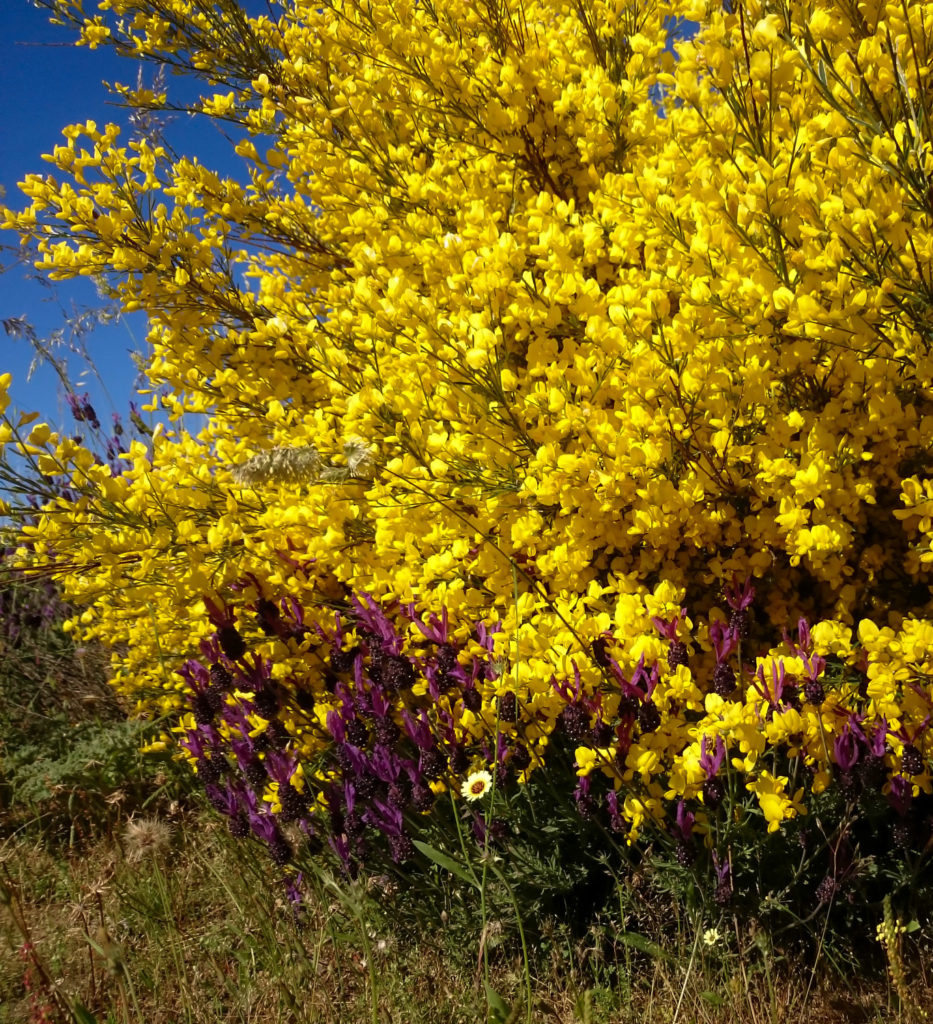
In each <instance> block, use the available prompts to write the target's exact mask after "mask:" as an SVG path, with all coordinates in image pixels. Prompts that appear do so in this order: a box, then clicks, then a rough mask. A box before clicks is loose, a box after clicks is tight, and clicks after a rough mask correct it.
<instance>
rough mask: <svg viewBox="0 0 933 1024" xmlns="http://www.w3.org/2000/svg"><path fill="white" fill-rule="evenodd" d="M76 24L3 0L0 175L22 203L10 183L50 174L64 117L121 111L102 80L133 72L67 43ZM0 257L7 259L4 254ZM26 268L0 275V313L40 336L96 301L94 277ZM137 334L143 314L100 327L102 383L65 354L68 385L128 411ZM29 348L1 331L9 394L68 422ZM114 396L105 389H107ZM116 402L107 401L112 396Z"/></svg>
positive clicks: (95, 343) (108, 116) (97, 352)
mask: <svg viewBox="0 0 933 1024" xmlns="http://www.w3.org/2000/svg"><path fill="white" fill-rule="evenodd" d="M71 39H72V33H71V32H70V31H68V30H67V29H64V28H62V27H58V26H53V25H50V24H49V23H48V20H47V14H46V12H44V11H41V10H38V9H37V8H35V7H33V6H32V5H31V4H30V3H29V2H28V0H3V2H2V3H0V95H2V96H3V98H4V128H3V132H2V133H0V184H2V186H3V188H4V190H5V192H6V202H7V203H8V204H9V205H10V206H13V207H18V206H21V205H24V204H25V197H23V196H22V194H21V193H20V192H19V190H18V189H17V187H16V183H17V182H18V181H21V180H22V179H23V177H24V176H25V175H26V174H28V173H31V172H36V173H40V174H41V173H48V172H49V170H50V166H49V165H48V164H47V163H45V161H43V160H41V159H40V156H41V154H42V153H48V152H50V151H51V150H52V149H53V148H54V146H55V145H57V144H58V143H59V142H60V141H61V130H62V128H64V127H65V126H66V125H68V124H73V123H74V122H77V121H86V120H88V119H89V118H91V119H94V120H97V121H98V122H101V123H103V122H106V121H112V120H119V119H120V118H119V116H117V115H119V114H120V113H122V112H119V111H117V110H116V109H115V108H113V107H112V106H110V105H109V104H108V94H107V91H106V89H105V88H104V86H103V84H102V82H103V80H104V79H109V80H114V79H121V80H124V81H132V80H133V79H134V78H135V73H136V72H135V67H134V65H133V64H132V62H130V61H127V60H121V59H119V58H117V57H115V56H114V55H113V54H111V53H110V52H109V51H108V50H105V49H98V50H96V51H91V50H88V49H87V48H84V47H75V46H73V45H71ZM0 241H2V242H3V243H4V245H15V244H16V236H15V235H14V234H13V233H12V232H9V233H7V232H4V233H3V235H2V237H0ZM4 256H5V257H7V258H6V259H5V260H4V262H8V258H9V253H5V254H4ZM26 273H27V268H23V267H14V268H13V269H11V270H9V271H8V272H7V273H5V274H0V319H7V318H9V317H21V316H25V317H26V318H27V319H28V320H29V321H30V322H31V323H32V324H33V325H34V326H35V327H36V329H37V331H38V333H39V335H40V336H43V337H49V336H50V335H52V332H53V331H55V330H56V329H58V328H61V327H62V325H63V322H64V319H65V316H66V315H73V314H74V313H75V312H77V311H79V310H80V309H81V308H82V307H85V306H94V305H97V304H98V303H99V299H98V298H97V294H96V289H95V288H94V285H93V284H92V283H91V282H89V281H87V280H81V281H77V282H75V283H73V284H63V285H59V286H57V287H56V288H55V289H54V291H53V290H52V289H50V288H48V287H47V286H43V285H42V284H41V283H39V282H37V281H30V280H27V279H26ZM133 335H135V336H136V338H137V340H138V341H142V340H143V337H144V335H145V320H144V319H143V318H142V317H134V318H131V320H130V321H129V322H127V323H117V324H114V325H110V326H107V327H102V328H98V329H96V330H95V331H94V332H93V333H92V334H91V335H90V336H89V337H88V338H87V339H86V341H87V345H88V348H89V350H90V351H91V353H92V355H93V358H94V361H95V363H96V365H97V366H98V368H99V370H100V375H101V377H102V378H103V384H101V382H100V381H97V380H94V379H93V378H91V377H82V376H81V375H80V373H79V371H80V370H81V366H80V363H79V361H78V360H76V359H74V358H72V359H71V360H69V363H68V370H69V376H70V377H71V378H72V381H73V383H74V386H75V387H76V388H78V389H81V390H87V391H88V392H89V394H90V395H91V398H92V401H93V402H94V403H95V404H96V405H99V406H100V409H99V410H98V414H99V415H100V416H101V417H102V418H103V417H104V416H105V415H106V417H107V419H108V420H109V418H110V413H111V412H112V411H115V410H119V411H121V412H122V411H124V410H125V409H126V407H127V405H128V402H129V400H130V398H131V397H132V396H131V391H132V387H133V382H134V379H135V376H136V371H135V368H134V366H133V363H132V361H131V359H130V356H129V349H130V348H131V347H133V345H134V341H133ZM32 360H33V350H32V348H31V346H30V345H29V343H28V342H27V341H26V340H25V339H16V338H11V337H9V336H8V335H6V333H5V332H2V331H0V372H10V373H12V374H13V377H14V385H13V392H12V395H13V401H14V403H15V404H16V405H17V406H18V407H19V408H21V409H35V410H37V411H39V412H41V414H42V416H43V418H45V419H49V420H51V421H54V422H56V423H61V424H62V425H66V424H68V425H70V424H69V420H70V417H69V416H68V415H67V407H66V406H65V405H64V401H63V398H62V397H61V394H60V392H61V389H60V387H59V386H58V380H57V378H56V376H55V374H54V373H52V372H51V371H50V370H48V369H47V368H45V369H41V368H40V369H39V370H37V371H36V373H35V375H34V376H33V379H32V381H31V382H28V383H27V380H26V377H27V373H28V370H29V366H30V363H31V362H32ZM107 393H109V396H110V398H108V394H107ZM111 402H112V404H111Z"/></svg>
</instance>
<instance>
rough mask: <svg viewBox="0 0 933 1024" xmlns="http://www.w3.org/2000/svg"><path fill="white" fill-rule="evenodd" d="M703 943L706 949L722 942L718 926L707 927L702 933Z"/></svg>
mask: <svg viewBox="0 0 933 1024" xmlns="http://www.w3.org/2000/svg"><path fill="white" fill-rule="evenodd" d="M702 939H703V945H704V946H706V948H707V949H711V948H712V947H713V946H716V945H718V944H719V943H720V942H722V932H720V930H719V929H718V928H707V929H706V931H705V932H703V935H702Z"/></svg>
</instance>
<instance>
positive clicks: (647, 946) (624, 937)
mask: <svg viewBox="0 0 933 1024" xmlns="http://www.w3.org/2000/svg"><path fill="white" fill-rule="evenodd" d="M619 940H620V941H621V942H623V943H625V945H626V946H631V947H632V949H637V950H638V951H639V952H641V953H647V954H648V955H649V956H653V957H656V958H658V959H660V960H668V961H669V960H673V959H674V958H673V957H672V956H671V955H670V953H667V952H665V951H664V950H663V949H661V947H660V946H659V945H658V944H657V943H656V942H652V941H651V939H646V938H645V936H644V935H640V934H639V933H638V932H622V934H621V935H620V936H619Z"/></svg>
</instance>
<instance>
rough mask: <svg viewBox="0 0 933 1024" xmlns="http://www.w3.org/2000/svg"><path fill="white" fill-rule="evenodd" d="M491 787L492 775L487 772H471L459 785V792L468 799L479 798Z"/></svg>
mask: <svg viewBox="0 0 933 1024" xmlns="http://www.w3.org/2000/svg"><path fill="white" fill-rule="evenodd" d="M490 789H492V776H491V775H490V774H489V772H473V774H472V775H470V776H468V777H467V780H466V782H464V783H463V785H462V786H461V787H460V793H461V794H462V795H463V796H464V797H465V798H466V799H467V800H470V801H473V800H479V798H480V797H482V796H485V795H486V794H487V793H488V792H489V790H490Z"/></svg>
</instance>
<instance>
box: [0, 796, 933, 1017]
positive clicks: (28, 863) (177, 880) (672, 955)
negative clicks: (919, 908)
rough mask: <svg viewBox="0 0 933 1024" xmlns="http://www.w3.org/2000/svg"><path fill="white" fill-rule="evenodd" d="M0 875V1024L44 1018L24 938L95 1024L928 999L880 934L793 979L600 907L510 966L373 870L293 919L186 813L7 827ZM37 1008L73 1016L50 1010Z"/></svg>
mask: <svg viewBox="0 0 933 1024" xmlns="http://www.w3.org/2000/svg"><path fill="white" fill-rule="evenodd" d="M0 878H2V879H3V882H4V891H5V893H6V900H5V905H4V907H3V908H2V913H0V941H2V945H3V948H4V949H5V950H7V951H9V953H10V954H11V955H10V956H8V957H5V959H4V960H3V961H2V966H0V991H3V992H5V993H8V995H7V997H6V998H5V1000H4V1001H3V1003H2V1006H0V1022H2V1024H22V1022H25V1021H29V1022H32V1021H36V1020H42V1019H43V1018H42V1017H41V1016H39V1015H38V1013H37V1005H38V1001H37V1000H36V999H35V998H31V996H30V992H28V991H27V990H26V988H25V986H24V975H25V973H26V970H25V968H26V963H25V961H24V959H23V958H22V956H21V955H17V951H18V950H21V949H22V946H23V944H24V942H25V941H27V939H28V940H29V941H31V943H32V944H33V948H34V951H35V959H34V962H33V969H32V971H31V973H32V976H33V992H34V993H35V992H36V991H37V990H38V991H39V992H40V993H41V994H42V995H43V996H44V997H47V998H48V997H52V996H54V997H55V999H56V1000H57V1002H58V1004H59V1005H60V1006H62V1007H64V1006H69V1007H72V1008H74V1007H77V1006H81V1007H84V1008H86V1010H87V1011H88V1013H89V1014H91V1015H92V1017H86V1018H84V1020H90V1019H94V1020H96V1021H97V1022H100V1024H102V1022H107V1024H111V1022H112V1024H128V1022H145V1024H182V1022H183V1024H219V1022H227V1021H230V1022H233V1021H236V1022H243V1024H247V1022H263V1024H279V1022H281V1024H286V1022H287V1024H299V1022H308V1024H313V1022H319V1021H328V1020H334V1019H337V1018H339V1019H340V1020H341V1021H346V1022H348V1024H356V1022H359V1024H364V1022H365V1024H389V1022H393V1024H395V1022H397V1024H458V1022H463V1024H468V1022H470V1024H472V1022H476V1021H487V1020H488V1021H498V1022H502V1021H505V1020H509V1021H518V1020H522V1019H525V1018H526V1016H527V1017H528V1018H530V1019H532V1020H535V1021H554V1022H567V1024H570V1022H574V1021H583V1022H589V1024H597V1022H600V1024H623V1022H636V1021H637V1022H644V1024H655V1022H658V1024H660V1022H662V1021H664V1022H690V1021H694V1022H723V1024H726V1022H729V1024H731V1022H740V1021H741V1022H743V1024H764V1022H768V1024H772V1022H777V1021H781V1022H794V1021H799V1022H804V1021H825V1022H827V1024H833V1022H839V1024H842V1022H858V1021H866V1022H869V1021H878V1022H881V1021H892V1022H893V1021H897V1022H904V1024H907V1022H908V1021H912V1020H919V1019H921V1014H922V1013H923V1011H927V1012H929V1011H930V1010H933V984H931V981H930V979H929V978H927V977H925V976H924V974H923V970H922V962H923V958H922V956H921V954H922V952H923V947H922V946H915V945H911V947H910V949H911V955H910V956H909V957H907V956H905V961H906V962H905V964H904V970H905V973H906V975H907V979H908V984H909V992H910V996H911V1000H912V1001H913V1002H914V1004H915V1007H914V1008H913V1009H912V1010H911V1009H909V1008H904V1007H899V1006H898V1000H897V997H896V995H895V993H894V991H893V989H892V987H891V985H890V984H889V983H888V982H887V981H886V980H885V974H884V971H883V964H884V959H883V954H882V952H881V947H880V946H878V947H877V957H878V961H877V962H876V963H874V964H866V965H865V972H864V974H865V975H866V976H867V978H868V980H862V978H861V977H858V976H853V977H848V978H845V979H842V978H839V977H834V976H833V975H832V973H831V972H829V971H827V970H822V971H818V972H817V975H816V977H815V979H814V981H813V983H812V984H811V983H810V972H809V970H808V966H809V965H807V964H805V963H801V962H795V960H794V959H793V958H790V957H789V956H788V954H787V953H786V952H785V953H783V954H780V955H779V954H777V953H775V952H774V951H773V950H769V949H767V948H766V947H765V946H764V945H763V944H762V948H758V947H755V948H754V950H753V952H752V953H751V954H746V955H745V957H743V958H742V959H738V958H736V957H735V956H734V955H732V954H730V953H729V952H728V951H729V949H730V948H734V944H733V945H730V943H729V942H728V941H727V937H726V936H724V935H723V936H721V937H719V938H716V937H710V936H705V937H704V936H701V935H690V934H689V933H688V932H687V931H686V929H681V930H679V931H675V932H674V933H673V937H672V938H671V939H669V941H667V943H666V944H665V946H664V947H659V946H656V945H654V944H653V943H652V942H651V941H650V940H649V939H648V938H646V937H645V936H643V935H640V934H637V933H635V934H627V933H625V932H624V931H623V930H621V929H620V928H619V926H618V918H616V921H615V924H612V922H611V920H610V919H609V918H607V921H606V922H605V923H603V924H601V923H600V922H597V923H596V924H595V925H594V926H593V927H592V928H591V929H590V930H589V931H588V932H587V933H586V934H585V935H584V936H583V937H582V938H577V939H573V938H572V937H571V930H570V928H569V927H568V924H569V922H561V921H553V922H550V923H549V924H548V925H547V926H546V927H545V928H544V929H542V931H541V935H540V938H539V939H538V941H537V944H536V947H535V948H534V949H532V950H531V955H530V969H529V971H528V972H527V973H526V972H525V971H524V970H523V968H522V958H521V956H520V955H519V950H517V949H516V948H515V946H514V944H512V943H502V944H497V937H498V935H499V934H501V933H502V930H503V929H502V928H501V926H497V922H496V921H495V920H493V921H490V922H488V923H487V927H486V929H485V932H484V934H483V935H482V936H479V935H477V936H476V938H477V939H478V940H479V941H477V942H474V943H473V944H472V945H468V944H465V943H464V942H463V935H462V928H463V925H464V922H462V921H459V922H457V921H452V920H451V919H450V915H449V914H447V913H446V912H444V913H437V914H436V915H433V916H434V918H435V920H434V923H433V927H432V926H431V923H430V920H431V916H432V915H431V914H430V913H426V914H425V915H424V918H423V920H424V926H423V928H422V929H421V931H420V934H413V933H412V931H411V929H408V928H401V927H393V924H392V917H391V915H388V914H385V913H380V911H379V909H378V908H379V902H380V899H382V898H384V894H382V893H380V892H379V891H378V888H379V886H378V884H372V883H371V884H370V885H369V887H368V891H367V890H366V889H365V888H364V887H362V886H356V887H354V886H349V887H348V886H347V885H340V886H335V885H333V884H328V881H327V879H326V878H325V877H324V876H322V877H321V878H320V879H318V880H317V884H316V886H315V888H316V892H315V896H314V897H313V899H312V901H311V902H310V904H309V906H307V908H306V910H305V912H304V913H303V915H302V916H301V918H300V919H297V920H296V918H295V916H294V914H293V912H292V909H291V907H290V905H289V904H288V901H287V900H286V898H285V895H284V892H283V891H282V889H281V887H280V885H279V883H278V880H277V878H276V877H275V871H274V869H273V868H272V866H271V864H268V865H267V861H266V859H265V858H264V857H259V856H256V857H254V856H253V855H252V851H251V849H248V848H247V847H246V846H244V844H242V843H235V842H234V841H233V840H231V838H230V837H229V836H228V835H227V834H226V830H225V828H223V827H222V826H221V825H220V824H219V823H218V822H217V821H216V819H215V818H214V816H213V815H211V814H210V813H209V812H204V811H196V810H187V811H184V812H181V811H178V812H176V813H175V814H174V815H173V816H172V817H168V818H164V819H159V820H156V821H155V822H153V821H146V820H142V821H141V820H140V819H139V818H136V819H132V820H129V821H127V822H125V823H124V827H123V829H122V830H118V831H115V832H114V833H113V835H112V837H111V838H107V837H106V836H101V837H100V838H98V839H96V840H94V841H91V842H89V843H86V844H84V845H82V846H80V847H69V846H67V845H61V844H58V845H56V844H54V843H49V842H48V841H47V840H46V839H45V838H44V837H43V836H41V835H37V834H33V835H29V834H28V833H22V834H19V835H16V836H11V837H8V838H6V839H5V840H4V841H3V843H2V845H0ZM390 902H391V901H390ZM458 913H461V914H462V913H464V909H463V908H461V910H460V911H458ZM476 914H477V919H478V907H477V908H476ZM458 926H459V927H458ZM729 938H731V936H730V937H729ZM480 942H481V943H482V946H483V948H484V949H485V951H486V952H487V953H488V960H489V980H488V982H487V983H484V980H483V971H482V956H481V955H480ZM708 943H709V944H708ZM38 969H41V971H40V970H38ZM43 976H44V977H45V979H46V981H45V982H43V981H42V977H43ZM526 986H527V987H528V988H530V992H531V999H532V1002H531V1006H530V1012H529V1007H528V1005H527V998H526V996H525V991H526ZM808 989H809V991H808ZM49 1001H52V999H51V998H49ZM49 1019H52V1020H59V1019H60V1020H69V1019H75V1020H79V1021H80V1020H82V1018H81V1017H80V1016H77V1017H74V1018H71V1017H69V1015H68V1014H66V1013H64V1012H60V1013H59V1014H58V1016H51V1017H50V1018H49Z"/></svg>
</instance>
